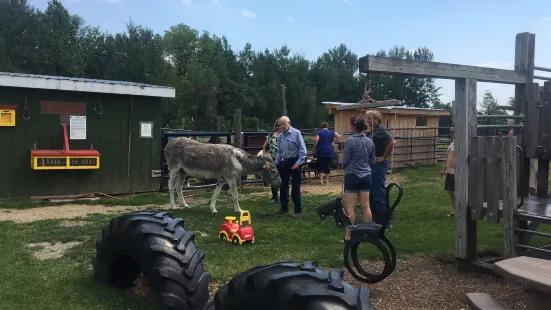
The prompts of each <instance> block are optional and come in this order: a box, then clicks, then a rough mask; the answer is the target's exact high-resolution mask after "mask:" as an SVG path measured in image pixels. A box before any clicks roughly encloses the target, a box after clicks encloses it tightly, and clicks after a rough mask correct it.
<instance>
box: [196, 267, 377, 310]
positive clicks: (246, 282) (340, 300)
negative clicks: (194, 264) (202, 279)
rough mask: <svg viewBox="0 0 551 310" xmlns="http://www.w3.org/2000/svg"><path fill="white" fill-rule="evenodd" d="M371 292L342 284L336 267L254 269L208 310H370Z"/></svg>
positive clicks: (222, 291)
mask: <svg viewBox="0 0 551 310" xmlns="http://www.w3.org/2000/svg"><path fill="white" fill-rule="evenodd" d="M370 295H371V290H370V289H369V288H368V287H366V286H362V287H360V288H354V287H352V286H350V285H349V284H348V283H346V282H344V281H343V272H342V269H340V268H333V269H331V271H330V272H327V271H324V270H323V269H320V268H318V265H317V264H316V262H315V261H305V262H304V263H302V264H299V263H295V262H278V263H275V264H271V265H265V266H256V267H253V268H251V269H249V270H247V271H245V272H242V273H240V274H238V275H237V276H235V277H234V278H233V279H232V280H231V281H230V282H229V283H228V284H226V285H225V286H223V287H222V288H220V290H218V292H217V293H216V295H215V297H214V300H213V301H211V303H210V305H209V306H207V307H206V308H205V309H208V310H243V309H247V310H256V309H258V310H329V309H331V310H345V309H346V310H350V309H355V310H374V309H375V308H374V307H373V305H372V304H371V302H370Z"/></svg>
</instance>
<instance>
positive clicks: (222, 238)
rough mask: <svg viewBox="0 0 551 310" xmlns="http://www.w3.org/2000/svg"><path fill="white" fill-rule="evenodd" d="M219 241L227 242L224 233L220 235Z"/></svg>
mask: <svg viewBox="0 0 551 310" xmlns="http://www.w3.org/2000/svg"><path fill="white" fill-rule="evenodd" d="M220 240H222V241H226V240H228V238H227V237H226V234H225V233H220Z"/></svg>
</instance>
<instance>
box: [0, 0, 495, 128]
mask: <svg viewBox="0 0 551 310" xmlns="http://www.w3.org/2000/svg"><path fill="white" fill-rule="evenodd" d="M376 55H378V56H387V57H395V58H402V59H416V60H422V61H433V60H434V54H433V53H432V52H431V50H430V49H428V48H427V47H419V48H417V49H415V50H408V49H406V48H405V47H404V46H393V47H391V48H390V49H388V50H379V51H378V52H377V53H376ZM358 69H359V65H358V55H357V54H355V53H354V52H352V51H351V50H350V49H348V48H347V46H346V45H345V44H340V45H338V46H335V47H333V48H330V49H328V50H327V51H326V52H325V53H323V54H322V55H320V56H319V57H318V58H317V59H316V60H314V61H310V60H308V59H306V57H304V55H301V54H299V53H295V52H293V51H292V50H291V49H290V48H289V47H288V46H286V45H283V46H281V47H280V48H277V49H273V50H269V49H267V48H265V49H258V50H257V49H253V46H252V45H251V44H250V43H247V44H245V46H244V47H242V48H240V49H235V48H233V47H232V46H231V45H230V43H229V42H228V40H227V39H226V37H224V36H217V35H214V34H211V33H209V32H207V31H203V32H200V31H198V30H196V29H193V28H191V27H189V26H187V25H185V24H183V23H181V24H177V25H174V26H172V27H170V28H169V29H168V30H166V31H165V32H164V33H163V34H159V33H154V32H153V31H152V30H151V29H149V28H147V27H144V26H141V25H136V24H134V23H132V22H131V21H130V22H129V23H128V24H127V29H126V32H122V33H109V32H107V31H102V30H101V29H100V28H99V27H92V26H89V25H86V23H85V21H84V19H83V18H82V17H80V16H78V15H75V14H71V13H70V12H68V10H67V9H66V8H65V7H64V6H63V5H62V3H61V2H60V1H58V0H51V1H49V2H48V6H47V8H46V9H45V10H44V11H41V10H39V9H37V8H35V7H34V6H32V5H30V4H29V3H28V2H27V0H0V71H5V72H21V73H32V74H45V75H60V76H69V77H84V78H94V79H108V80H120V81H130V82H140V83H149V84H157V85H166V86H172V87H174V88H175V89H176V98H175V99H169V100H165V102H164V104H163V105H164V117H165V118H164V119H165V124H163V125H164V126H167V127H173V128H178V127H180V126H181V125H182V122H183V123H184V126H185V128H186V129H195V125H196V126H197V129H198V130H213V129H214V115H215V114H216V115H218V116H219V118H218V119H219V120H220V124H219V125H220V129H221V130H229V129H231V126H232V122H233V112H234V110H235V109H236V108H241V109H242V115H243V120H242V122H243V127H244V129H245V130H256V129H269V128H271V126H272V124H273V122H274V120H275V119H276V118H277V117H279V116H281V115H282V104H281V103H282V94H283V91H282V89H283V88H284V93H285V101H286V108H287V115H288V116H289V117H290V118H291V120H292V121H293V125H294V126H295V127H298V128H314V127H318V126H319V124H320V123H321V122H322V121H326V120H329V121H330V118H329V116H328V114H327V111H326V110H325V108H324V107H323V105H322V104H321V102H322V101H339V102H358V101H360V100H361V98H362V95H363V94H364V88H365V85H366V82H367V81H368V79H371V86H372V94H371V96H372V97H373V98H374V99H376V100H384V99H399V100H405V102H406V105H408V106H415V107H434V108H444V109H447V110H451V103H442V102H441V101H440V99H439V96H440V94H439V88H438V87H437V86H436V85H435V81H434V79H431V78H423V77H406V76H388V75H379V74H370V76H367V75H365V74H359V73H358ZM282 85H283V87H282ZM490 95H491V93H490ZM215 98H216V104H215ZM490 101H491V100H490ZM196 104H198V106H199V108H198V109H197V111H196ZM215 108H216V113H215V111H214V109H215Z"/></svg>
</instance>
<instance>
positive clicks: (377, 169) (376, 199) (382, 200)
mask: <svg viewBox="0 0 551 310" xmlns="http://www.w3.org/2000/svg"><path fill="white" fill-rule="evenodd" d="M388 166H389V163H388V160H385V161H384V162H382V163H375V165H373V166H371V193H370V195H369V206H370V208H371V214H372V215H373V222H375V223H377V224H381V225H383V226H385V225H386V224H387V220H388V219H387V212H386V211H387V210H386V174H387V172H388Z"/></svg>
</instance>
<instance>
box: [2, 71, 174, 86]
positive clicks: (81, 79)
mask: <svg viewBox="0 0 551 310" xmlns="http://www.w3.org/2000/svg"><path fill="white" fill-rule="evenodd" d="M0 75H7V76H14V77H28V78H37V79H47V80H65V81H74V82H88V83H104V84H119V85H128V86H138V87H155V88H170V87H168V86H159V85H152V84H143V83H134V82H124V81H112V80H96V79H86V78H75V77H66V76H55V75H41V74H28V73H11V72H1V71H0Z"/></svg>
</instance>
